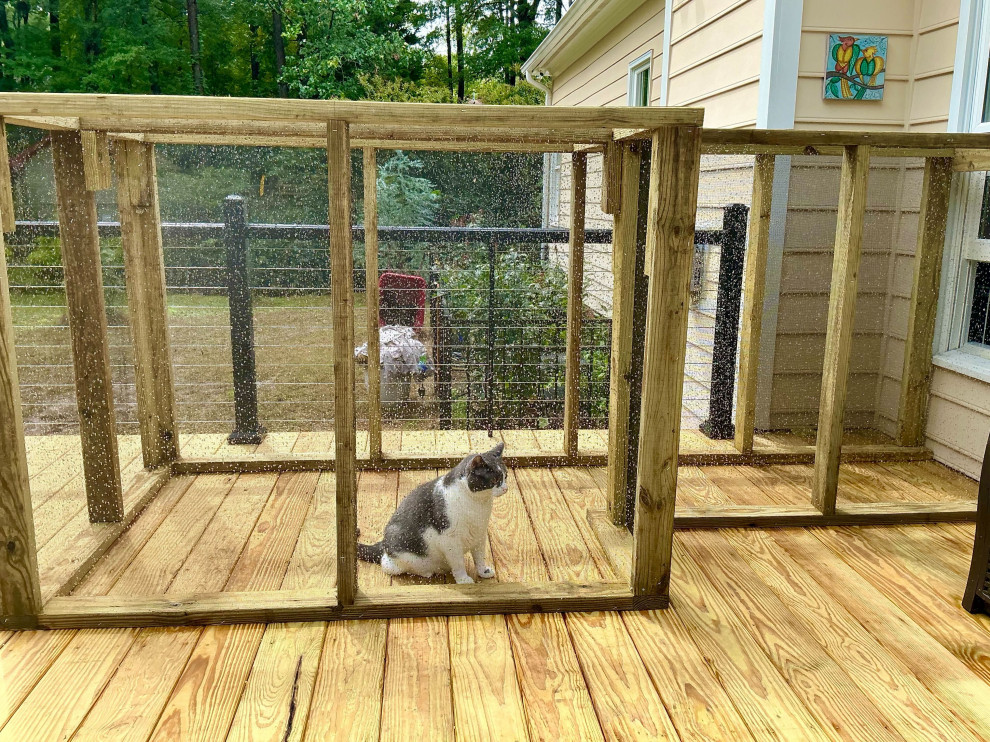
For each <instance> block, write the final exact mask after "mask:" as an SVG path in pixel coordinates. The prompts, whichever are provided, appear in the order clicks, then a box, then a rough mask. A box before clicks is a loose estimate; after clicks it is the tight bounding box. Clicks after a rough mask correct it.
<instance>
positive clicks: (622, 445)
mask: <svg viewBox="0 0 990 742" xmlns="http://www.w3.org/2000/svg"><path fill="white" fill-rule="evenodd" d="M620 154H621V167H620V170H619V176H620V178H619V180H620V182H619V184H618V186H617V187H616V188H615V190H616V191H617V194H616V195H617V200H616V203H615V223H614V225H613V228H612V358H611V363H610V367H609V379H610V381H609V403H608V441H609V446H608V493H607V500H608V510H609V515H610V516H611V518H612V522H613V523H614V524H615V525H617V526H622V525H625V521H626V470H627V466H628V459H629V401H630V376H631V374H632V347H633V343H632V339H633V330H632V321H633V304H634V303H635V295H636V231H637V230H636V227H637V224H638V221H639V208H638V207H639V169H640V161H641V160H642V154H641V152H640V150H639V147H638V146H630V145H624V146H622V151H621V153H620Z"/></svg>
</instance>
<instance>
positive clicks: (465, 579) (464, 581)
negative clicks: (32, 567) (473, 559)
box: [454, 574, 474, 585]
mask: <svg viewBox="0 0 990 742" xmlns="http://www.w3.org/2000/svg"><path fill="white" fill-rule="evenodd" d="M454 582H456V583H457V584H458V585H473V584H474V580H472V579H471V575H469V574H463V575H454Z"/></svg>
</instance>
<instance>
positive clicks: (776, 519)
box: [586, 502, 976, 575]
mask: <svg viewBox="0 0 990 742" xmlns="http://www.w3.org/2000/svg"><path fill="white" fill-rule="evenodd" d="M586 517H587V519H588V524H589V525H590V526H591V530H592V531H593V532H594V534H595V536H596V537H597V538H598V542H599V543H600V544H601V545H602V548H603V549H604V550H605V553H606V554H607V555H608V559H609V561H610V562H611V563H612V568H613V571H614V572H615V574H617V575H628V574H630V569H631V568H632V546H633V538H632V535H631V534H630V533H629V531H628V530H626V529H625V528H623V527H622V526H616V525H615V524H614V523H612V519H611V518H610V517H609V514H608V513H607V512H606V511H605V510H589V511H588V514H587V516H586ZM975 519H976V504H975V503H964V502H925V503H866V504H850V505H847V506H844V507H841V508H839V509H838V510H837V511H836V512H835V513H833V514H832V515H822V514H821V513H820V512H818V510H816V509H815V508H813V507H811V506H800V505H798V506H793V507H788V506H772V505H762V506H761V505H753V506H723V507H717V508H678V509H677V510H676V511H675V513H674V528H675V530H683V531H686V530H697V529H705V528H709V529H711V528H808V527H826V526H833V527H834V526H874V525H912V524H925V523H952V522H972V521H974V520H975Z"/></svg>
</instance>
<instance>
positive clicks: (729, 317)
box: [700, 204, 749, 440]
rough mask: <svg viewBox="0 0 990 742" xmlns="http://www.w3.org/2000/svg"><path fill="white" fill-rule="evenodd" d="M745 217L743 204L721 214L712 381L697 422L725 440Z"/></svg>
mask: <svg viewBox="0 0 990 742" xmlns="http://www.w3.org/2000/svg"><path fill="white" fill-rule="evenodd" d="M748 218H749V208H748V207H746V206H745V205H744V204H729V205H728V206H726V207H725V211H724V212H723V214H722V251H721V254H720V255H719V261H718V265H719V267H718V300H717V303H716V305H715V339H714V343H713V346H712V383H711V389H710V391H709V393H708V419H707V420H705V421H704V422H703V423H702V424H701V426H700V427H701V432H702V433H704V434H705V435H707V436H708V437H709V438H711V439H713V440H727V439H729V438H732V437H733V436H734V435H735V425H734V424H733V422H732V400H733V398H734V396H735V391H736V348H737V347H738V346H739V307H740V302H741V300H742V282H743V263H744V262H745V257H746V223H747V221H748Z"/></svg>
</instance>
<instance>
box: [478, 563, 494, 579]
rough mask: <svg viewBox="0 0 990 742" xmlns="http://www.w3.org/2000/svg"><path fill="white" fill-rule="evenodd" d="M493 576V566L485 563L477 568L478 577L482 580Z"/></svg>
mask: <svg viewBox="0 0 990 742" xmlns="http://www.w3.org/2000/svg"><path fill="white" fill-rule="evenodd" d="M494 576H495V568H494V567H490V566H488V565H487V564H486V565H485V566H484V567H482V568H481V569H479V570H478V577H480V578H481V579H483V580H490V579H491V578H492V577H494Z"/></svg>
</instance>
